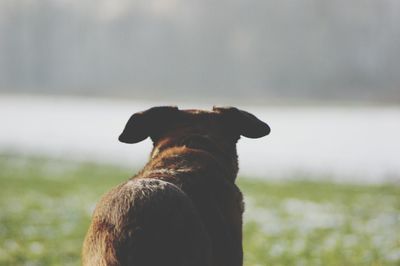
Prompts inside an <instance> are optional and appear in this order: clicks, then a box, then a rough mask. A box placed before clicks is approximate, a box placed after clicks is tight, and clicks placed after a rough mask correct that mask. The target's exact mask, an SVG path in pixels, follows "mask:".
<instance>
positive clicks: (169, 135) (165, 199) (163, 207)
mask: <svg viewBox="0 0 400 266" xmlns="http://www.w3.org/2000/svg"><path fill="white" fill-rule="evenodd" d="M269 131H270V129H269V127H268V125H267V124H265V123H264V122H262V121H260V120H259V119H257V118H256V117H255V116H253V115H251V114H250V113H247V112H245V111H241V110H239V109H237V108H233V107H229V108H216V107H214V108H213V111H211V112H210V111H200V110H179V109H178V108H176V107H154V108H151V109H149V110H147V111H144V112H141V113H136V114H134V115H133V116H132V117H131V118H130V119H129V121H128V123H127V125H126V127H125V129H124V131H123V133H122V134H121V136H120V137H119V140H120V141H121V142H125V143H136V142H139V141H142V140H144V139H145V138H147V137H151V139H152V140H153V143H154V148H153V151H152V153H151V158H150V161H149V162H148V163H147V165H146V166H145V167H144V169H143V170H142V171H141V172H140V173H138V174H137V175H136V176H134V177H132V178H131V179H129V180H128V181H126V182H125V183H123V184H121V185H119V186H117V187H115V188H113V189H112V190H111V191H110V192H108V193H107V194H106V195H104V196H103V198H102V199H101V200H100V202H99V203H98V204H97V207H96V209H95V211H94V214H93V218H92V223H91V225H90V228H89V231H88V233H87V235H86V238H85V242H84V246H83V257H82V260H83V265H88V266H89V265H90V266H102V265H109V266H114V265H115V266H119V265H134V266H162V265H164V266H241V265H242V264H243V251H242V213H243V210H244V207H243V201H242V194H241V192H240V190H239V189H238V187H237V186H236V185H235V183H234V182H235V179H236V175H237V172H238V163H237V153H236V142H237V141H238V139H239V138H240V136H241V135H242V136H246V137H250V138H259V137H262V136H265V135H267V134H268V133H269Z"/></svg>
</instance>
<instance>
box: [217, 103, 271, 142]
mask: <svg viewBox="0 0 400 266" xmlns="http://www.w3.org/2000/svg"><path fill="white" fill-rule="evenodd" d="M213 111H214V112H217V113H220V114H221V115H223V116H224V118H223V119H224V120H225V121H227V123H228V124H229V126H230V127H231V128H232V129H233V130H235V131H236V132H237V133H239V134H240V135H242V136H244V137H247V138H261V137H264V136H266V135H268V134H269V133H270V132H271V129H270V127H269V126H268V125H267V123H264V122H263V121H261V120H260V119H258V118H257V117H256V116H254V115H252V114H250V113H249V112H246V111H243V110H239V109H237V108H235V107H215V106H214V107H213Z"/></svg>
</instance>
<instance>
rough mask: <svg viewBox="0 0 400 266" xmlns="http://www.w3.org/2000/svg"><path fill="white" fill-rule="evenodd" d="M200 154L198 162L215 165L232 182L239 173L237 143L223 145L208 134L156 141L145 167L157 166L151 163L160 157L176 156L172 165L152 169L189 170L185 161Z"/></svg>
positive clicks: (209, 165) (210, 165) (202, 165)
mask: <svg viewBox="0 0 400 266" xmlns="http://www.w3.org/2000/svg"><path fill="white" fill-rule="evenodd" d="M196 154H197V156H198V160H197V161H198V163H199V164H201V167H214V168H216V170H218V171H219V172H221V173H224V175H226V178H227V179H228V180H230V181H232V182H234V181H235V179H236V176H237V173H238V162H237V152H236V145H235V143H234V142H232V145H231V146H230V147H228V145H223V144H221V143H220V142H216V141H214V140H213V139H212V138H210V137H208V136H200V135H189V136H186V137H180V138H165V139H162V140H159V141H156V142H154V147H153V150H152V152H151V160H150V162H149V164H148V165H147V166H146V167H145V168H147V170H150V169H149V168H157V167H156V166H154V165H152V164H151V161H156V160H157V158H159V157H171V156H172V157H174V159H173V160H171V162H170V163H169V164H170V165H168V163H167V165H163V167H164V169H163V170H161V169H153V170H152V171H166V169H168V168H171V169H173V170H174V171H176V172H178V173H179V172H185V171H189V170H188V169H187V168H186V167H185V163H184V162H185V161H187V160H188V159H189V158H190V160H193V157H194V156H196ZM204 156H206V157H208V160H204V158H203V157H204ZM180 161H181V162H183V163H182V165H183V168H177V165H180V163H179V162H180ZM207 164H208V165H207Z"/></svg>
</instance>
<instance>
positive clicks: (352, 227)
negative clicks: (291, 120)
mask: <svg viewBox="0 0 400 266" xmlns="http://www.w3.org/2000/svg"><path fill="white" fill-rule="evenodd" d="M0 169H1V171H0V265H79V264H80V250H81V246H82V241H83V237H84V235H85V232H86V230H87V228H88V226H89V222H90V214H91V212H92V210H93V208H94V205H95V203H96V201H97V200H98V199H99V197H100V196H101V195H102V194H103V193H104V192H106V191H107V190H108V189H110V188H111V187H112V186H114V185H116V184H118V183H120V182H121V181H123V180H125V179H127V178H128V177H129V176H131V175H132V174H133V173H134V172H133V171H131V170H127V169H122V168H118V167H114V166H109V165H105V166H104V165H97V164H92V163H73V162H65V161H57V160H47V159H42V158H21V157H16V156H6V155H2V156H0ZM239 186H240V188H241V189H242V191H243V194H244V195H245V202H246V212H245V226H244V252H245V265H246V266H256V265H400V187H399V186H394V185H379V186H372V185H369V186H358V185H348V184H347V185H345V184H333V183H324V182H307V181H299V182H294V181H286V182H262V181H259V180H258V181H257V180H252V179H247V178H239Z"/></svg>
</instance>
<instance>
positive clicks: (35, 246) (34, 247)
mask: <svg viewBox="0 0 400 266" xmlns="http://www.w3.org/2000/svg"><path fill="white" fill-rule="evenodd" d="M29 250H30V252H31V253H33V254H41V253H42V252H43V250H44V248H43V245H42V244H41V243H39V242H33V243H31V244H30V245H29Z"/></svg>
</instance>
